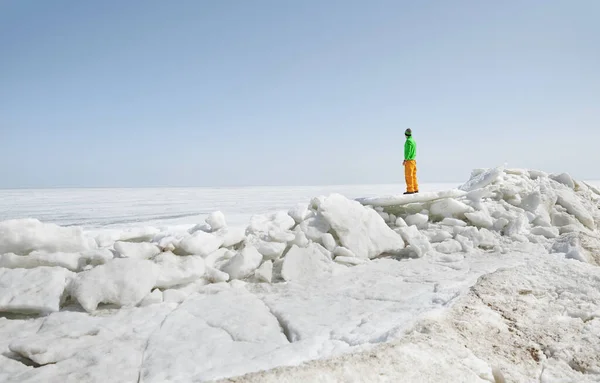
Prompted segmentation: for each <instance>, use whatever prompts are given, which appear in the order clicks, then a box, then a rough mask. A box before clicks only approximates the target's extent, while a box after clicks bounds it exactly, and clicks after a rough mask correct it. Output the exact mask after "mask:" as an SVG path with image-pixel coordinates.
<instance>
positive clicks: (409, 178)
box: [402, 129, 419, 194]
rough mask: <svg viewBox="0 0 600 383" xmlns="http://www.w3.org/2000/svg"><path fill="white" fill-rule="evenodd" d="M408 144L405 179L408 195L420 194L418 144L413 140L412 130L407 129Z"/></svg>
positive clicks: (405, 159)
mask: <svg viewBox="0 0 600 383" xmlns="http://www.w3.org/2000/svg"><path fill="white" fill-rule="evenodd" d="M404 135H405V136H406V142H405V143H404V162H402V165H404V177H405V178H406V193H404V194H415V193H418V192H419V184H418V183H417V161H415V158H416V157H417V143H416V142H415V140H413V138H412V130H410V129H406V131H405V132H404Z"/></svg>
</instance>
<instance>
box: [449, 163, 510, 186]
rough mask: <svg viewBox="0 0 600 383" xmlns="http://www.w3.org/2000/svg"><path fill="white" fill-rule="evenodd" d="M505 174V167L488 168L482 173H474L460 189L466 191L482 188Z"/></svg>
mask: <svg viewBox="0 0 600 383" xmlns="http://www.w3.org/2000/svg"><path fill="white" fill-rule="evenodd" d="M503 175H504V169H503V168H502V167H497V168H493V169H488V170H485V171H483V172H481V173H480V174H477V175H475V174H474V176H473V177H472V178H471V179H470V180H469V181H468V182H467V183H465V184H464V185H462V186H461V187H460V188H459V189H460V190H463V191H466V192H470V191H473V190H476V189H481V188H484V187H486V186H488V185H491V184H493V183H494V182H496V181H498V180H499V179H500V178H501V177H502V176H503Z"/></svg>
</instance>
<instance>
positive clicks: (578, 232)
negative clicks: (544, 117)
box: [0, 167, 600, 383]
mask: <svg viewBox="0 0 600 383" xmlns="http://www.w3.org/2000/svg"><path fill="white" fill-rule="evenodd" d="M595 185H598V186H600V184H595ZM340 189H343V187H340ZM402 189H403V187H401V186H400V187H396V189H395V192H399V191H401V190H402ZM256 190H258V191H256V195H257V196H258V195H260V198H262V199H263V200H264V201H266V202H268V204H269V205H263V207H264V209H263V211H262V212H260V211H256V209H255V207H254V208H250V209H249V210H243V209H242V208H240V210H239V211H238V212H237V213H236V212H235V211H234V212H233V213H232V214H229V212H230V210H229V208H230V207H231V206H233V204H232V205H228V204H229V202H227V201H228V198H229V197H227V193H226V191H224V190H219V191H220V192H221V193H225V194H222V196H223V197H222V198H223V200H222V201H223V203H224V205H223V206H219V205H211V206H209V207H206V208H205V210H206V213H198V212H196V211H193V209H192V208H191V207H192V206H196V204H187V205H186V204H183V206H186V207H187V208H188V209H190V211H189V212H188V213H189V214H187V215H185V214H183V213H184V212H183V211H182V215H181V216H180V217H176V216H177V214H179V213H177V212H176V210H171V211H170V213H169V214H172V216H168V217H167V216H164V217H163V216H160V214H155V213H152V212H151V211H148V210H145V211H144V212H145V213H144V214H141V213H140V212H141V211H138V214H139V215H138V216H137V217H131V222H133V223H135V222H138V221H139V222H140V223H141V224H140V225H139V226H132V225H131V224H129V223H126V222H125V220H124V219H123V224H124V225H125V226H122V225H121V224H120V223H119V222H118V221H119V219H120V218H116V217H117V215H115V219H109V218H106V217H102V218H101V217H100V216H98V217H96V218H98V219H96V220H95V221H93V222H92V221H85V222H84V221H81V220H80V221H78V222H81V223H82V225H83V226H80V227H61V226H57V225H55V224H54V223H63V224H72V223H73V222H67V221H62V222H60V219H57V220H56V221H53V220H52V219H50V218H52V215H51V214H46V215H43V214H25V213H27V212H35V211H38V212H39V211H40V210H39V209H38V210H36V208H34V207H33V206H34V205H33V202H31V201H35V198H34V197H35V196H36V194H32V192H30V191H25V192H23V193H22V195H21V194H18V193H17V192H15V191H10V192H0V195H4V196H5V197H6V196H8V197H9V198H12V199H13V203H12V204H11V205H7V206H19V203H15V201H18V202H21V205H22V206H26V208H24V210H15V208H13V207H11V208H10V209H9V208H8V207H7V209H6V211H7V212H8V217H9V218H11V220H8V221H3V222H0V311H2V312H3V316H0V381H3V382H39V381H44V382H63V381H67V382H107V381H119V382H165V381H170V382H201V381H214V380H219V379H223V380H224V381H244V382H246V381H247V382H297V381H321V382H339V381H357V382H358V381H361V382H362V381H368V382H371V381H385V382H397V381H404V382H427V381H430V382H442V381H443V382H501V381H506V382H513V381H514V382H529V381H531V382H545V383H548V382H597V381H599V380H600V379H598V377H599V376H600V359H599V358H598V355H600V342H598V341H597V340H598V339H599V338H600V267H598V265H600V232H599V230H598V225H599V223H600V210H599V209H600V191H599V190H598V188H597V187H595V186H594V183H589V182H588V183H583V182H579V181H577V180H574V179H573V178H572V177H570V176H569V175H568V174H559V175H548V174H546V173H544V172H539V171H535V170H524V169H505V168H503V167H502V168H494V169H477V170H474V171H473V173H472V176H471V179H470V180H468V181H467V182H466V183H465V184H464V185H462V186H459V187H454V185H453V186H452V187H451V188H450V189H449V190H446V191H439V189H437V190H432V189H429V190H428V188H427V185H426V184H422V185H421V190H422V192H421V193H419V194H414V195H402V194H399V195H392V194H389V193H388V191H391V190H394V189H392V188H389V189H385V188H382V189H379V190H380V195H384V196H383V197H377V196H376V195H375V194H373V193H372V191H370V190H367V189H360V188H357V189H356V190H362V191H364V192H365V193H364V194H363V195H368V196H367V197H364V198H359V199H357V200H353V199H352V198H354V197H358V196H359V195H360V194H358V195H356V194H355V195H352V198H347V197H345V196H344V194H346V193H339V190H329V191H328V192H327V193H325V194H319V193H316V194H315V195H313V196H310V195H303V196H302V198H300V197H299V198H298V199H297V200H295V201H294V200H292V201H287V200H286V198H289V197H290V196H291V195H295V194H293V193H289V190H288V189H282V190H283V191H282V192H281V193H282V194H281V196H282V197H277V195H276V194H275V193H274V192H273V189H256ZM307 190H315V189H310V188H307V189H302V193H304V192H306V191H307ZM331 191H336V192H337V193H330V192H331ZM254 192H255V189H249V190H244V191H240V193H247V194H245V195H252V193H254ZM3 193H4V194H3ZM38 193H40V192H38ZM44 193H45V192H44ZM47 193H48V196H49V197H48V198H50V199H52V198H57V197H56V194H55V193H56V192H54V191H47ZM73 193H75V192H73V191H69V192H68V193H66V195H67V196H68V197H64V198H65V201H69V202H70V203H72V204H74V205H75V206H79V210H85V209H82V208H81V206H80V205H78V203H79V204H81V203H82V202H81V199H78V197H77V195H76V194H73ZM82 193H83V192H82ZM85 193H88V194H86V195H87V196H84V197H81V198H83V199H84V200H85V198H91V197H90V196H91V195H95V196H97V197H98V196H99V195H100V194H97V193H100V192H98V191H93V192H92V191H90V192H85ZM85 193H83V194H85ZM120 193H122V194H121V196H123V195H127V193H126V192H125V191H120ZM140 193H141V192H140ZM144 193H150V192H144ZM173 193H175V192H173ZM177 193H179V194H177ZM185 193H187V192H183V191H178V192H176V193H175V194H174V195H179V196H181V198H188V197H185V195H186V194H185ZM206 193H208V191H206ZM386 193H388V194H387V196H385V195H386ZM347 194H351V193H347ZM369 194H370V195H369ZM129 195H130V198H131V199H130V200H127V198H123V197H120V200H121V199H123V200H125V201H129V205H131V206H135V204H134V203H132V200H133V195H132V194H129ZM241 195H242V194H240V195H238V197H237V198H232V199H231V200H232V201H235V203H238V202H239V201H241V200H244V199H243V198H239V196H241ZM216 196H217V193H215V197H214V198H217V197H216ZM314 196H316V197H315V198H310V197H314ZM256 198H258V197H256ZM169 199H171V198H169ZM284 200H285V201H287V202H286V204H284V205H281V203H282V201H284ZM301 200H304V202H300V201H301ZM0 201H1V202H0V206H1V205H2V203H4V201H5V200H2V199H0ZM28 201H29V202H28ZM44 201H46V200H44ZM78 201H79V202H78ZM189 201H192V199H189ZM163 202H164V201H163ZM247 203H248V204H249V206H250V205H252V202H251V201H250V202H247ZM150 205H151V206H156V208H160V209H162V206H163V205H162V204H160V203H158V201H157V203H156V205H153V204H150ZM27 206H28V207H27ZM55 206H57V205H55ZM61 206H62V205H61ZM115 206H120V209H122V211H121V212H120V214H122V217H123V218H124V217H128V216H131V215H132V214H130V213H128V210H127V209H128V207H127V206H125V205H115ZM169 206H175V205H169ZM198 206H200V205H198ZM64 208H65V209H67V213H63V215H64V214H66V215H67V216H72V219H73V220H75V221H77V220H78V219H79V218H76V216H75V215H71V214H73V213H69V212H68V209H69V207H67V205H65V206H64ZM253 209H254V210H253ZM88 210H89V209H88ZM107 210H108V211H110V210H111V209H110V208H107ZM15 211H17V213H15ZM18 211H21V214H18ZM165 211H166V210H165ZM23 212H25V213H23ZM209 212H212V213H211V214H208V213H209ZM11 214H12V215H11ZM205 214H208V216H207V215H205ZM32 216H33V217H36V218H44V217H46V218H49V219H48V220H47V221H48V222H47V223H46V222H40V221H38V220H37V219H34V218H29V217H32ZM226 216H227V220H226ZM144 217H146V220H145V221H144ZM240 217H245V219H246V221H245V223H246V224H245V225H242V224H240V222H241V220H240ZM13 218H14V219H13ZM194 218H195V220H193V219H194ZM203 221H204V222H205V223H203ZM156 222H161V224H162V223H164V222H170V223H175V224H176V225H171V226H168V225H167V226H164V225H163V226H161V225H154V223H156ZM231 222H233V223H234V224H233V225H231ZM75 223H77V222H75ZM227 223H229V225H228V224H227ZM153 225H154V226H153ZM113 257H114V258H113ZM102 304H104V305H102ZM40 315H41V316H40Z"/></svg>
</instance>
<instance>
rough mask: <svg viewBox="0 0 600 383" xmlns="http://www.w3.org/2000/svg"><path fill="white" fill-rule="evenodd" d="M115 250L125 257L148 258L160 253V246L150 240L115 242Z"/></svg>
mask: <svg viewBox="0 0 600 383" xmlns="http://www.w3.org/2000/svg"><path fill="white" fill-rule="evenodd" d="M115 250H116V251H118V252H119V254H121V256H122V257H124V258H137V259H148V258H152V257H153V256H155V255H157V254H159V253H160V249H159V248H158V246H156V245H154V244H152V243H148V242H140V243H138V242H122V241H119V242H115Z"/></svg>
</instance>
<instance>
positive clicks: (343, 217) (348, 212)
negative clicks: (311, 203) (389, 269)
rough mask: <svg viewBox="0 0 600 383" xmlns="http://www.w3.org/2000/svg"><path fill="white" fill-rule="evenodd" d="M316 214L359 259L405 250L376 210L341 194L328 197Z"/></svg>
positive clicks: (399, 238)
mask: <svg viewBox="0 0 600 383" xmlns="http://www.w3.org/2000/svg"><path fill="white" fill-rule="evenodd" d="M319 212H320V213H321V214H322V215H323V217H324V218H325V219H326V220H327V222H328V223H329V224H330V225H331V227H332V229H333V230H334V231H335V233H336V235H337V237H338V238H339V240H340V242H341V244H342V245H343V246H344V247H346V248H348V249H350V250H351V251H352V252H353V253H354V254H355V255H356V256H357V257H359V258H373V257H376V256H378V255H380V254H382V253H386V252H390V253H393V252H398V251H399V250H401V249H402V248H404V241H403V240H402V237H400V236H399V235H398V234H397V233H395V232H394V231H393V230H392V229H390V228H389V227H388V225H387V224H386V223H385V221H383V219H381V217H380V216H379V215H378V214H377V212H376V211H374V210H372V209H368V208H366V207H364V206H362V205H361V204H360V203H358V202H356V201H352V200H349V199H347V198H346V197H344V196H342V195H339V194H332V195H331V196H329V197H327V198H326V199H325V200H324V201H323V202H322V203H321V205H320V207H319Z"/></svg>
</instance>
